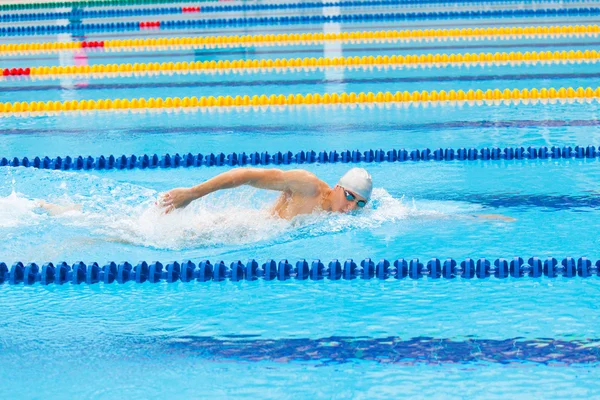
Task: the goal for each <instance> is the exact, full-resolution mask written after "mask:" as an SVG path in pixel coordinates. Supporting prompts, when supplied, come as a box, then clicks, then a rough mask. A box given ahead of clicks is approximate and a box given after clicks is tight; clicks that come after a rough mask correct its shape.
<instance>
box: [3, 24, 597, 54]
mask: <svg viewBox="0 0 600 400" xmlns="http://www.w3.org/2000/svg"><path fill="white" fill-rule="evenodd" d="M599 33H600V26H599V25H596V24H594V25H560V26H536V27H534V26H530V27H520V26H519V27H515V26H513V27H511V26H504V27H489V28H452V29H406V30H400V31H399V30H379V31H363V32H361V31H353V32H340V33H323V32H314V33H311V32H307V33H289V34H288V33H282V34H265V35H262V34H260V35H230V36H195V37H183V38H180V37H175V38H167V37H163V38H146V39H113V40H105V41H81V42H42V43H11V44H0V54H6V55H25V54H31V53H58V52H62V51H75V52H80V51H98V50H101V51H105V52H120V51H149V50H153V51H157V50H173V49H185V50H188V49H189V50H194V49H218V48H231V47H257V46H260V47H263V46H290V45H315V44H322V43H328V42H342V43H350V44H352V43H365V42H366V43H390V42H406V41H448V40H467V39H468V40H489V39H500V40H514V39H524V38H541V37H547V38H555V37H582V36H583V37H597V36H598V34H599Z"/></svg>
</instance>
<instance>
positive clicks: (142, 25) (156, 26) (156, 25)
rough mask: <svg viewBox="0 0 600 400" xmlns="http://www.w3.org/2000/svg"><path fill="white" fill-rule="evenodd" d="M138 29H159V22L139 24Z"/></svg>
mask: <svg viewBox="0 0 600 400" xmlns="http://www.w3.org/2000/svg"><path fill="white" fill-rule="evenodd" d="M140 28H160V21H148V22H140Z"/></svg>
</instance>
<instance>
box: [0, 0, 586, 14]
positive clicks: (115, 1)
mask: <svg viewBox="0 0 600 400" xmlns="http://www.w3.org/2000/svg"><path fill="white" fill-rule="evenodd" d="M216 1H218V0H193V2H194V3H208V2H216ZM595 1H596V0H587V1H586V3H588V4H590V3H594V2H595ZM191 2H192V1H190V0H90V1H87V0H86V1H80V0H75V1H53V2H44V3H25V4H23V3H17V4H0V11H20V10H40V9H53V8H71V7H76V8H90V7H110V6H137V5H148V4H177V3H188V4H189V3H191ZM342 2H343V1H331V2H325V3H320V2H307V3H305V4H306V5H305V7H307V8H310V7H311V6H312V4H313V3H316V4H319V5H320V6H321V7H333V6H337V5H338V4H339V3H342ZM482 2H483V3H490V4H498V3H500V4H512V3H524V4H547V3H559V4H568V3H581V2H582V1H581V0H483V1H482V0H394V3H393V4H419V5H421V4H442V5H443V4H452V5H455V4H479V3H482ZM265 5H267V6H271V7H273V9H278V8H285V6H286V4H285V3H283V4H265ZM240 6H258V5H256V4H252V5H250V4H241V5H240V4H236V5H230V6H227V7H231V8H232V9H231V11H238V10H239V8H237V7H240ZM247 10H253V8H247Z"/></svg>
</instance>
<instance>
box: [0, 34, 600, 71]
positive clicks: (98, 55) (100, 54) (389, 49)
mask: <svg viewBox="0 0 600 400" xmlns="http://www.w3.org/2000/svg"><path fill="white" fill-rule="evenodd" d="M382 44H383V43H382ZM317 46H318V47H312V48H310V47H306V48H298V47H295V48H293V49H285V48H277V50H270V49H251V50H250V49H244V48H235V49H231V48H230V49H210V50H206V49H204V50H202V52H201V53H195V51H196V50H194V53H191V52H189V51H188V50H186V49H184V50H167V51H165V52H158V53H141V52H133V53H129V54H128V53H125V52H119V54H115V53H110V52H104V51H102V50H100V51H96V52H93V53H88V54H93V61H96V62H99V61H100V60H103V59H107V60H111V59H112V60H114V59H117V58H118V59H120V60H123V61H124V60H126V59H132V60H135V61H138V62H139V61H141V60H143V59H146V58H149V59H159V58H169V59H171V60H176V59H178V58H179V59H182V60H183V61H187V62H192V61H188V60H190V59H193V58H194V57H195V56H196V55H198V56H202V57H208V56H234V55H242V56H246V57H250V56H251V55H252V56H255V57H258V56H263V57H269V58H273V59H275V58H279V57H277V56H279V55H286V56H289V55H290V54H292V53H293V54H295V55H300V54H311V55H312V56H317V57H322V56H323V54H324V52H323V47H321V46H320V45H317ZM596 46H600V42H598V41H584V42H572V41H569V42H559V43H556V42H554V43H550V42H532V43H518V44H511V43H504V44H488V43H478V44H466V43H462V44H460V45H458V44H456V45H442V46H403V47H401V48H400V47H397V46H394V45H388V46H378V47H373V46H369V45H368V46H361V47H346V48H344V49H343V53H344V54H346V55H347V56H348V57H349V56H350V54H354V53H359V54H362V53H366V52H371V53H376V54H377V55H381V56H384V55H385V54H386V53H395V52H398V51H399V50H403V51H406V52H408V51H432V50H439V51H452V50H459V51H460V50H462V51H464V52H469V51H475V50H493V49H511V50H516V49H520V48H524V49H528V50H526V51H529V49H531V48H538V49H540V48H552V49H558V48H569V49H571V50H573V51H576V49H577V48H592V47H596ZM432 54H435V53H432ZM29 56H31V57H27V58H26V60H27V62H34V63H37V64H42V63H43V62H47V61H51V62H56V57H54V56H52V55H46V54H39V55H35V57H33V55H32V54H29ZM265 59H266V58H265ZM241 60H245V59H241ZM8 61H9V62H11V63H14V62H16V60H8ZM183 61H180V62H183ZM223 61H225V60H223ZM231 61H232V60H230V62H231ZM174 62H177V61H174ZM9 69H10V68H9ZM0 79H1V77H0Z"/></svg>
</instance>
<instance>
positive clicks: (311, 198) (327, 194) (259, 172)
mask: <svg viewBox="0 0 600 400" xmlns="http://www.w3.org/2000/svg"><path fill="white" fill-rule="evenodd" d="M243 185H248V186H252V187H255V188H259V189H266V190H276V191H280V192H281V195H280V196H279V198H278V199H277V200H276V201H275V204H274V205H273V207H272V208H271V213H272V214H273V215H274V216H277V217H280V218H283V219H288V220H289V219H292V218H294V217H295V216H297V215H300V214H311V213H313V212H318V211H328V212H341V213H347V212H350V211H353V210H357V209H361V208H363V207H365V206H366V205H367V203H368V202H369V200H370V198H371V193H372V191H373V180H372V178H371V175H369V173H368V172H367V171H366V170H364V169H363V168H352V169H350V170H349V171H348V172H346V173H345V174H344V175H343V176H342V177H341V178H340V180H339V181H338V183H337V184H336V185H335V186H334V187H333V188H332V187H330V186H329V185H328V184H327V183H325V182H324V181H322V180H320V179H319V178H317V177H316V176H315V175H314V174H313V173H311V172H308V171H305V170H301V169H295V170H290V171H283V170H280V169H261V168H236V169H232V170H230V171H227V172H224V173H222V174H219V175H217V176H215V177H214V178H211V179H209V180H207V181H206V182H203V183H201V184H199V185H196V186H194V187H191V188H176V189H172V190H170V191H168V192H166V193H164V194H161V195H160V196H159V198H158V202H157V205H158V206H159V207H161V208H162V209H163V210H164V212H165V213H170V212H172V211H173V210H175V209H177V208H183V207H186V206H187V205H188V204H190V203H191V202H192V201H194V200H197V199H200V198H202V197H204V196H206V195H208V194H210V193H213V192H216V191H218V190H223V189H233V188H236V187H239V186H243ZM38 205H39V206H40V207H42V208H44V209H46V210H47V211H48V212H49V213H50V214H52V215H57V214H63V213H65V212H69V211H73V210H81V206H80V205H69V206H61V205H56V204H51V203H47V202H45V201H42V200H40V201H38ZM441 217H443V214H432V215H431V216H429V218H436V219H437V218H441ZM455 217H462V218H477V219H488V220H503V221H506V222H513V221H515V219H514V218H511V217H507V216H504V215H498V214H479V215H462V216H461V215H455ZM425 218H427V217H425Z"/></svg>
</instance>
